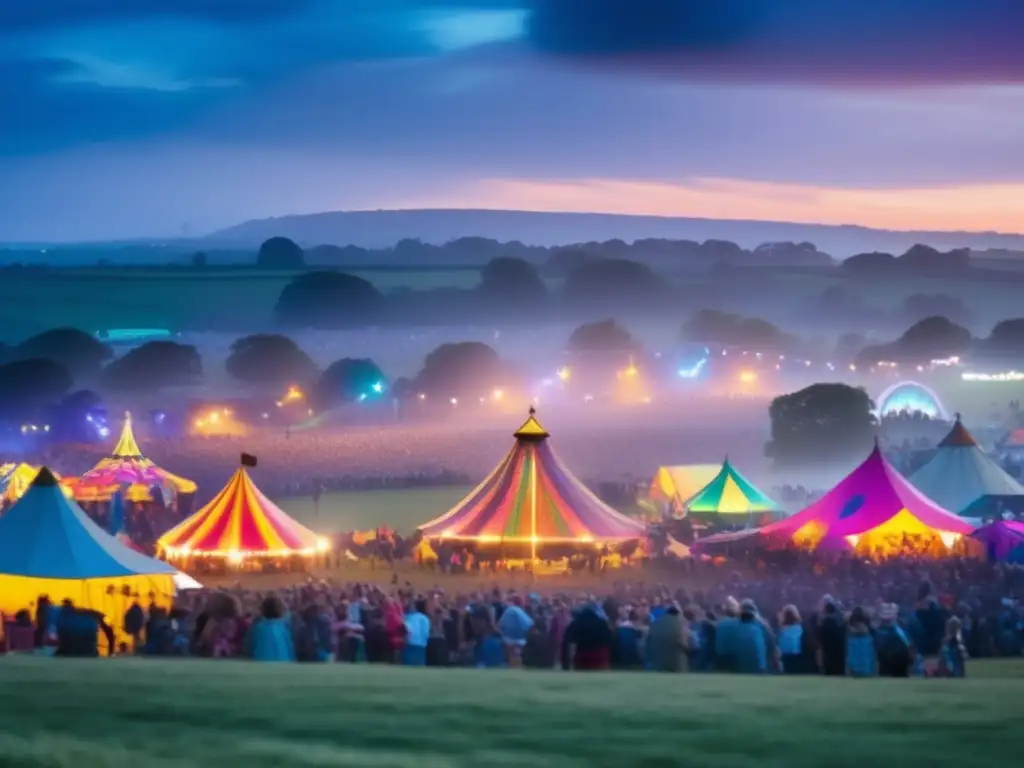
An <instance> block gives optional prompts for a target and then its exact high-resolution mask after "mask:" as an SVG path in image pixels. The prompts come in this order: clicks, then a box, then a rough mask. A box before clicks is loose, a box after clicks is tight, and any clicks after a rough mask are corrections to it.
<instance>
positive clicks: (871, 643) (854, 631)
mask: <svg viewBox="0 0 1024 768" xmlns="http://www.w3.org/2000/svg"><path fill="white" fill-rule="evenodd" d="M846 671H847V673H848V674H849V675H850V676H851V677H873V676H874V675H876V674H877V672H878V658H877V654H876V651H875V638H874V637H873V635H872V634H871V620H870V619H869V618H868V615H867V613H866V612H865V610H864V609H863V608H861V607H860V606H857V607H856V608H854V609H853V611H852V612H851V613H850V619H849V622H848V624H847V629H846Z"/></svg>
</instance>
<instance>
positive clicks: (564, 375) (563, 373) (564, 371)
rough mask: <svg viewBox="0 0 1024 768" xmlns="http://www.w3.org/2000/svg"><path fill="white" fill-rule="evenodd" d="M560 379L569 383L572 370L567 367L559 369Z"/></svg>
mask: <svg viewBox="0 0 1024 768" xmlns="http://www.w3.org/2000/svg"><path fill="white" fill-rule="evenodd" d="M558 378H560V379H561V380H562V381H564V382H566V383H568V382H569V379H571V378H572V368H567V367H566V366H562V367H561V368H559V369H558Z"/></svg>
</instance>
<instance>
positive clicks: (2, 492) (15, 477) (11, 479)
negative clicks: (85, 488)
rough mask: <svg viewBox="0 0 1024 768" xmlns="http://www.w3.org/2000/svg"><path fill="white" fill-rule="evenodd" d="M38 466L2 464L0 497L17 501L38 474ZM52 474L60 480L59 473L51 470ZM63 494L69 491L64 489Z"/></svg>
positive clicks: (67, 493) (0, 469)
mask: <svg viewBox="0 0 1024 768" xmlns="http://www.w3.org/2000/svg"><path fill="white" fill-rule="evenodd" d="M39 469H40V468H39V467H34V466H32V465H31V464H25V463H24V462H23V463H21V464H4V465H3V466H2V467H0V497H2V498H3V499H4V500H5V501H17V500H18V499H20V498H21V497H22V496H23V495H24V494H25V491H27V490H28V489H29V486H31V485H32V481H33V480H35V479H36V475H38V474H39ZM52 474H53V476H54V477H56V478H57V480H58V481H59V480H60V475H58V474H57V473H56V472H52ZM64 492H65V495H70V491H68V490H67V489H65V491H64Z"/></svg>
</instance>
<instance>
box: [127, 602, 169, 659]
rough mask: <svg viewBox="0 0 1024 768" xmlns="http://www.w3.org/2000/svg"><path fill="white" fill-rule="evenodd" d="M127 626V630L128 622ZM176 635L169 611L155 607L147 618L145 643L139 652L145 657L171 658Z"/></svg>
mask: <svg viewBox="0 0 1024 768" xmlns="http://www.w3.org/2000/svg"><path fill="white" fill-rule="evenodd" d="M140 610H141V609H140ZM125 625H126V629H127V625H128V622H127V621H125ZM174 634H175V633H174V628H173V627H172V625H171V620H170V618H169V617H168V614H167V610H166V609H165V608H159V607H155V608H153V610H152V611H151V612H150V614H149V616H148V617H147V618H146V626H145V638H146V639H145V643H144V644H143V645H142V646H141V647H140V648H138V649H137V650H140V651H141V652H142V654H143V655H145V656H170V655H172V654H173V653H174ZM133 639H134V638H133Z"/></svg>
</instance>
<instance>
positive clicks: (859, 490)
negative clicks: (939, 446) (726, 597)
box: [697, 444, 974, 558]
mask: <svg viewBox="0 0 1024 768" xmlns="http://www.w3.org/2000/svg"><path fill="white" fill-rule="evenodd" d="M973 530H974V529H973V528H972V526H971V525H970V524H969V523H967V522H965V521H964V520H962V519H961V518H959V517H957V516H956V515H954V514H952V513H951V512H947V511H946V510H944V509H942V508H941V507H940V506H939V505H938V504H936V503H935V502H933V501H931V500H930V499H928V498H927V497H926V496H924V494H922V493H921V492H920V491H918V490H917V489H916V488H914V486H912V485H911V484H910V482H909V481H908V480H906V479H905V478H904V477H903V476H902V475H900V473H899V472H898V471H896V469H895V468H894V467H893V466H892V465H890V464H889V463H888V462H887V461H886V460H885V458H884V457H883V456H882V452H881V450H880V449H879V447H878V445H877V444H876V445H875V448H874V450H873V451H872V452H871V454H870V455H869V456H868V457H867V459H865V461H864V462H863V463H862V464H861V465H860V466H858V467H857V468H856V469H855V470H853V472H851V473H850V474H849V475H847V476H846V478H844V479H843V480H842V481H841V482H840V483H839V484H838V485H837V486H835V487H834V488H833V489H832V490H831V491H829V492H828V493H826V494H825V495H824V496H822V497H821V498H820V499H819V500H818V501H816V502H814V503H813V504H811V505H810V506H809V507H807V508H806V509H804V510H803V511H801V512H798V513H797V514H795V515H793V516H792V517H788V518H786V519H785V520H781V521H779V522H776V523H772V524H770V525H766V526H764V527H763V528H756V529H752V530H750V531H740V532H738V533H731V534H721V535H718V536H709V537H708V538H706V539H701V540H700V541H699V542H698V543H697V546H698V547H699V548H700V549H706V548H708V547H710V546H714V545H716V544H730V543H735V542H741V541H748V542H750V543H759V544H762V545H766V546H787V545H796V546H798V547H800V548H803V549H811V550H815V549H817V550H842V549H853V550H854V551H856V552H857V553H858V554H861V555H864V556H868V557H876V558H883V557H887V556H892V555H895V554H899V553H901V552H908V551H913V552H915V553H918V554H924V553H931V554H935V555H941V554H945V553H946V552H949V551H951V550H957V549H958V548H959V547H961V546H962V544H961V539H962V537H964V536H967V535H969V534H970V533H972V531H973Z"/></svg>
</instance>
